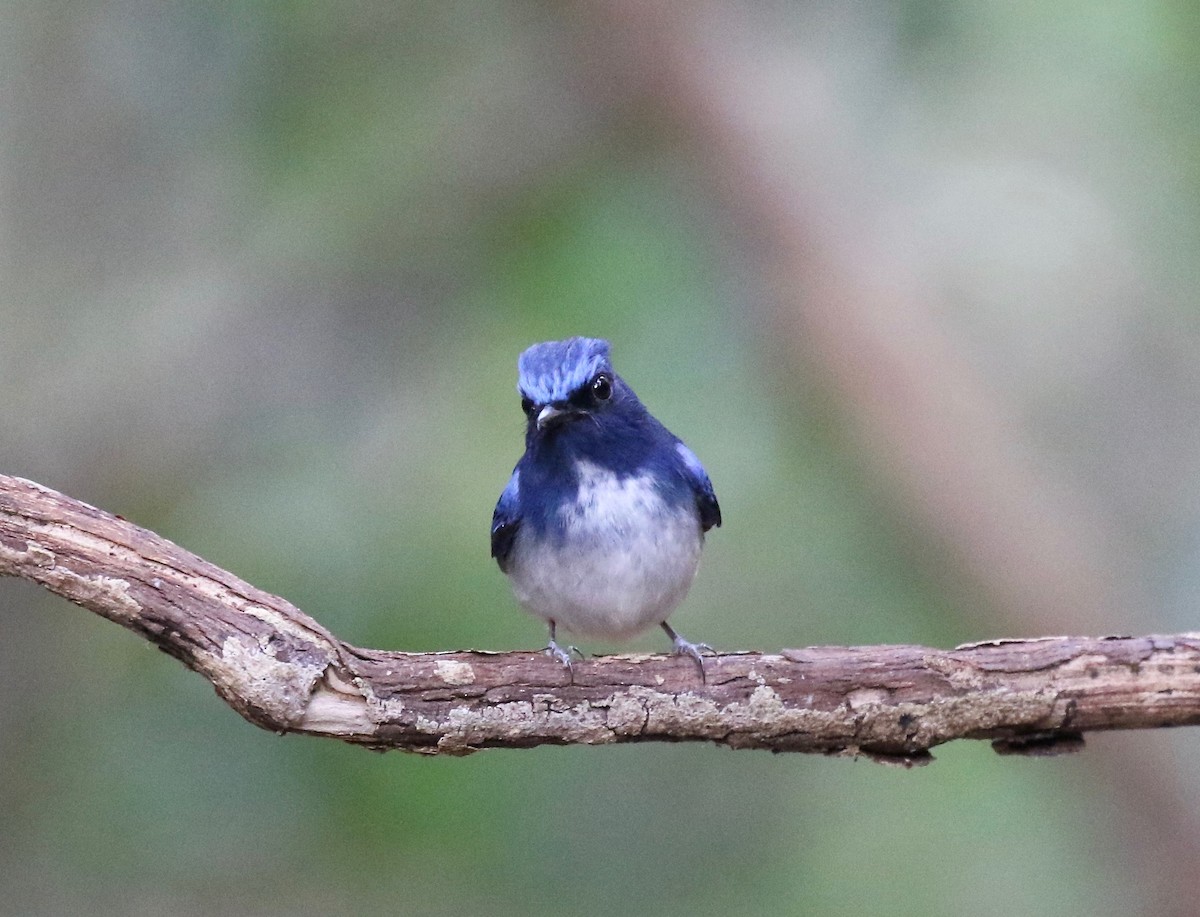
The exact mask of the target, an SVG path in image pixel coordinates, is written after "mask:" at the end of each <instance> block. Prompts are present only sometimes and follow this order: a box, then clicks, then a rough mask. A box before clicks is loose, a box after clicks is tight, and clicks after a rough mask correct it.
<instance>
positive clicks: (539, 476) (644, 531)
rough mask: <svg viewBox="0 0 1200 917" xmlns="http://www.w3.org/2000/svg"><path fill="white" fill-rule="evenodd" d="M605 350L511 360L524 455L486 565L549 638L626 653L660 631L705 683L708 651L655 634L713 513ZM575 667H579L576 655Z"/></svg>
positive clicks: (564, 657)
mask: <svg viewBox="0 0 1200 917" xmlns="http://www.w3.org/2000/svg"><path fill="white" fill-rule="evenodd" d="M609 352H610V345H609V342H608V341H606V340H603V339H600V338H588V337H572V338H569V339H567V340H563V341H546V342H544V343H540V344H534V345H533V346H531V347H529V348H528V349H526V350H525V351H524V352H523V353H522V354H521V356H520V357H519V358H518V360H517V375H518V379H517V391H518V394H519V395H520V396H521V410H522V411H523V412H524V414H525V418H526V420H525V453H524V454H523V455H522V456H521V458H520V460H519V461H518V462H517V464H516V467H515V468H514V469H513V472H512V476H511V477H510V478H509V481H508V484H507V486H506V487H505V488H504V491H503V492H502V493H501V494H500V499H499V501H498V502H497V504H496V509H495V512H494V513H493V514H492V557H493V558H495V560H496V563H497V564H498V565H499V567H500V570H501V571H502V572H504V573H505V574H506V575H507V577H508V579H509V581H510V583H511V585H512V589H513V594H514V596H515V597H516V600H517V602H518V604H519V605H521V606H522V607H523V608H524V609H525V610H526V611H528V612H530V613H532V614H534V615H536V616H537V617H539V618H542V619H543V620H544V621H545V622H546V623H547V624H548V625H549V630H550V642H549V644H548V645H547V646H546V648H545V652H546V654H547V655H549V656H551V657H552V658H554V659H557V660H558V661H559V662H561V663H562V664H563V665H564V666H565V667H566V668H567V669H568V670H570V669H571V653H570V651H572V650H574V651H575V652H576V653H579V651H578V650H577V649H575V647H568V648H566V649H564V648H563V647H562V646H560V645H559V643H558V642H557V627H558V626H559V625H562V626H563V627H564V628H565V629H567V630H569V631H571V632H572V633H573V634H578V635H582V636H588V637H596V638H603V639H611V640H617V641H621V640H627V639H629V638H631V637H633V636H635V635H636V634H638V633H640V632H642V631H644V630H646V629H648V628H649V627H651V626H653V625H656V624H657V625H658V626H659V627H661V628H662V629H663V631H664V632H665V633H666V635H667V637H669V638H670V640H671V644H672V648H673V650H674V652H675V653H677V654H680V655H686V656H690V657H691V658H693V659H694V660H695V661H696V663H697V664H698V665H699V667H700V675H701V678H703V677H704V660H703V655H702V654H703V653H706V652H707V653H712V652H714V651H713V649H712V647H710V646H709V645H708V644H706V643H692V642H691V641H689V640H685V639H684V638H683V637H682V636H680V635H679V633H677V632H676V631H675V629H674V628H672V627H671V625H670V624H668V623H667V618H668V617H669V616H670V614H671V612H672V611H674V610H675V608H676V607H677V606H678V605H679V603H680V602H682V601H683V599H684V597H685V596H686V595H687V592H688V590H689V588H690V587H691V584H692V580H693V578H694V577H695V575H696V570H697V568H698V566H699V563H700V552H701V548H702V547H703V545H704V536H705V534H706V533H707V532H708V531H709V530H710V529H712V528H714V527H716V526H719V525H720V524H721V507H720V505H719V504H718V503H717V495H716V493H715V492H714V491H713V485H712V481H710V480H709V477H708V473H707V472H706V471H705V470H704V466H703V465H702V464H701V463H700V460H699V459H698V458H697V457H696V455H695V453H693V452H692V450H691V449H689V448H688V447H687V446H686V445H684V443H683V441H682V440H680V439H679V437H677V436H675V435H674V434H673V433H671V432H670V431H669V430H668V429H667V428H666V427H665V426H663V425H662V424H661V423H660V422H659V421H658V420H657V419H656V418H655V417H654V415H652V414H651V413H650V412H649V411H648V410H647V409H646V407H645V405H643V404H642V402H641V401H640V400H639V399H638V397H637V395H636V394H635V393H634V391H633V389H632V388H630V387H629V385H628V383H626V382H625V380H624V379H622V378H621V377H620V376H619V375H617V373H616V372H614V370H613V367H612V362H611V359H610V356H609ZM579 655H580V656H582V654H579Z"/></svg>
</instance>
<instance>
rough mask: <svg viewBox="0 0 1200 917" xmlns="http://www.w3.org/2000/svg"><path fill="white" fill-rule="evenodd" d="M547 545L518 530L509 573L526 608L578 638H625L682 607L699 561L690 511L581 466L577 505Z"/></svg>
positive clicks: (645, 486) (648, 489) (647, 487)
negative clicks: (558, 537)
mask: <svg viewBox="0 0 1200 917" xmlns="http://www.w3.org/2000/svg"><path fill="white" fill-rule="evenodd" d="M561 515H562V519H563V523H564V525H565V528H566V532H567V535H566V538H565V539H563V541H562V543H560V544H554V543H551V542H548V541H544V540H542V539H540V538H536V537H535V536H534V535H533V533H532V532H526V531H521V532H519V533H518V535H517V541H516V544H514V546H513V558H512V560H513V562H512V565H511V567H510V569H509V574H508V575H509V578H510V579H511V581H512V586H513V592H514V593H515V595H516V597H517V601H518V602H520V603H521V605H522V606H523V607H524V608H525V609H526V610H527V611H530V612H532V613H533V614H535V615H537V616H538V617H540V618H544V619H545V620H547V621H550V620H553V621H555V622H556V623H557V624H560V625H562V626H563V627H565V628H566V629H567V630H570V631H573V632H575V633H578V634H584V635H590V636H596V637H606V638H610V639H617V640H621V639H626V638H628V637H632V636H633V635H634V634H636V633H638V632H639V631H642V630H645V629H646V628H647V627H650V626H652V625H654V624H659V623H661V622H662V621H665V620H666V619H667V616H668V615H670V613H671V612H672V611H673V610H674V609H675V607H676V606H677V605H678V604H679V603H680V602H681V601H683V598H684V596H685V595H687V591H688V589H689V587H690V586H691V584H692V579H693V577H695V575H696V568H697V566H698V565H699V563H700V548H701V546H702V545H703V536H702V533H701V531H700V521H699V519H698V518H697V515H696V511H695V509H694V508H692V507H690V506H683V507H677V508H672V507H669V506H668V505H667V504H666V503H665V502H664V501H663V499H662V497H660V496H659V495H658V493H657V492H656V491H655V490H654V488H653V486H652V485H651V484H650V482H649V480H648V479H647V478H644V477H633V478H626V479H624V480H620V479H618V478H617V476H616V475H614V474H613V473H612V472H609V471H606V470H604V469H601V468H598V467H596V466H595V465H589V464H584V463H581V465H580V484H579V492H578V495H577V498H576V502H575V504H574V505H572V506H568V507H565V508H564V509H563V510H562V511H561Z"/></svg>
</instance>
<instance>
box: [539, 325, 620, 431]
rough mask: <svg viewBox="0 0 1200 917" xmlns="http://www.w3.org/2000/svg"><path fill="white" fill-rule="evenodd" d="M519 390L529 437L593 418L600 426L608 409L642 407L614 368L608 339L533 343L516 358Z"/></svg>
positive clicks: (562, 428) (590, 425)
mask: <svg viewBox="0 0 1200 917" xmlns="http://www.w3.org/2000/svg"><path fill="white" fill-rule="evenodd" d="M517 370H518V381H517V391H518V392H520V394H521V409H522V410H523V411H524V412H525V416H526V417H527V418H529V426H528V433H529V436H530V437H531V438H537V437H541V436H548V435H552V434H553V432H554V431H557V430H564V429H568V428H571V427H573V426H576V422H577V421H580V420H591V421H593V422H594V427H593V424H589V425H588V426H589V427H593V428H594V429H602V428H603V426H604V418H605V416H606V415H608V414H609V413H610V412H614V411H621V410H622V409H625V408H628V407H629V406H630V405H638V404H639V402H638V400H637V396H636V395H634V394H633V391H632V390H631V389H630V388H629V387H628V386H627V385H626V384H625V383H624V382H623V381H622V380H621V378H620V376H618V375H617V374H616V373H615V372H613V368H612V363H611V362H610V361H609V358H608V341H604V340H600V339H599V338H582V337H575V338H569V339H567V340H565V341H546V342H545V343H543V344H534V345H533V346H532V347H530V348H529V349H528V350H526V351H525V352H524V353H522V354H521V357H520V359H519V360H518V361H517Z"/></svg>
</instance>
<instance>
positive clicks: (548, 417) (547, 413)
mask: <svg viewBox="0 0 1200 917" xmlns="http://www.w3.org/2000/svg"><path fill="white" fill-rule="evenodd" d="M570 413H571V412H570V411H568V410H566V409H564V408H556V407H555V406H554V405H552V404H548V405H546V406H545V407H544V408H542V409H541V410H540V411H538V416H537V428H538V429H539V430H544V429H546V427H550V426H553V425H554V424H557V423H561V422H562V421H563V420H564V419H565V418H566V417H567V415H568V414H570Z"/></svg>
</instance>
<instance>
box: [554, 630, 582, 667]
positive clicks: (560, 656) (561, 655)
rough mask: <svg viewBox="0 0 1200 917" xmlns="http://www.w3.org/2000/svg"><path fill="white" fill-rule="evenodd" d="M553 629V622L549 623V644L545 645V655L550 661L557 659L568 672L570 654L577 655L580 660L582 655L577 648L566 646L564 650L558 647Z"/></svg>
mask: <svg viewBox="0 0 1200 917" xmlns="http://www.w3.org/2000/svg"><path fill="white" fill-rule="evenodd" d="M554 628H555V624H554V622H553V621H551V622H550V643H549V644H547V646H546V650H545V653H546V655H547V656H549V657H550V658H551V659H557V660H558V661H559V662H561V663H562V664H563V665H564V666H566V667H567V669H568V670H570V668H571V653H575V655H577V656H578V657H579V658H580V659H582V658H583V653H581V652H579V647H577V646H568V647H567V648H566V649H563V648H562V647H561V646H559V645H558V642H557V641H556V640H555V639H554Z"/></svg>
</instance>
